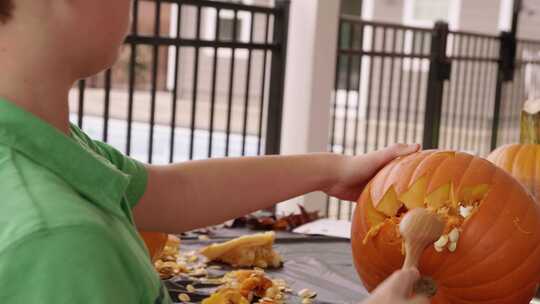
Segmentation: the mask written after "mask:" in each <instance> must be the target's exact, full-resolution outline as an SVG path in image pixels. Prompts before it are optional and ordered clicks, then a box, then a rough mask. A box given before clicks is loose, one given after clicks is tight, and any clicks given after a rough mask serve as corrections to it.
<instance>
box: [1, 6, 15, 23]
mask: <svg viewBox="0 0 540 304" xmlns="http://www.w3.org/2000/svg"><path fill="white" fill-rule="evenodd" d="M12 11H13V2H12V0H0V23H5V22H7V21H8V19H9V18H10V17H11V13H12Z"/></svg>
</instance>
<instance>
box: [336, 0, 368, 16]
mask: <svg viewBox="0 0 540 304" xmlns="http://www.w3.org/2000/svg"><path fill="white" fill-rule="evenodd" d="M362 2H363V1H359V0H342V1H341V13H342V14H345V15H353V16H362Z"/></svg>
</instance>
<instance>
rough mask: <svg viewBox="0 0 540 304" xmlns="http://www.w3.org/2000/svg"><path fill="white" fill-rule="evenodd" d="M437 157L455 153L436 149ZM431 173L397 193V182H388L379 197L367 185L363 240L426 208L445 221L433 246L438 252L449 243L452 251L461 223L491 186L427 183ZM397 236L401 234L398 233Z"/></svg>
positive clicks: (445, 156)
mask: <svg viewBox="0 0 540 304" xmlns="http://www.w3.org/2000/svg"><path fill="white" fill-rule="evenodd" d="M437 157H438V158H439V157H440V158H443V159H447V158H455V157H456V153H455V152H439V154H438V156H437ZM396 162H397V161H396ZM389 168H390V169H393V168H395V164H394V165H392V164H391V165H389ZM431 175H432V174H430V172H425V174H424V175H422V176H421V177H419V178H418V179H417V180H416V181H413V182H412V185H410V186H409V188H408V189H407V190H406V191H404V192H402V193H400V194H399V195H398V194H397V191H396V186H394V185H390V186H389V187H388V189H386V190H385V192H384V194H383V195H382V198H381V199H379V200H373V199H372V197H377V194H378V193H377V190H376V189H374V188H372V187H371V185H370V187H369V188H370V191H369V194H368V197H367V200H366V202H365V205H366V206H365V208H366V212H367V217H368V223H369V226H370V228H369V230H368V233H367V234H366V236H365V237H364V239H363V242H364V244H365V243H367V242H368V241H369V239H370V238H373V237H375V236H376V235H377V234H378V233H379V231H380V230H381V229H382V228H383V226H384V225H389V226H392V227H396V229H397V227H398V226H399V223H400V222H401V219H402V218H403V216H404V215H405V214H406V213H407V212H408V211H409V210H412V209H414V208H426V209H428V210H430V211H432V212H434V213H435V214H437V215H438V216H439V218H440V219H441V220H442V221H443V222H444V223H445V229H444V233H443V235H442V236H441V238H440V239H439V240H438V241H437V242H435V243H434V246H435V249H436V250H437V251H438V252H441V251H443V250H444V248H445V247H448V249H449V251H451V252H453V251H455V249H456V246H457V241H458V239H459V233H460V229H461V226H462V225H463V224H464V223H465V221H467V220H468V219H469V218H471V217H472V216H473V215H474V213H475V212H476V211H477V210H478V208H479V207H480V205H481V204H482V201H483V199H484V197H485V196H486V195H487V193H488V191H489V189H490V185H489V184H477V185H473V186H463V187H459V185H456V184H455V183H454V182H453V181H450V180H449V182H448V183H445V184H442V185H438V186H436V187H433V186H431V187H430V184H429V182H428V181H429V178H430V177H431ZM428 190H431V191H428ZM379 197H380V196H379ZM398 238H399V239H400V238H401V237H400V236H398Z"/></svg>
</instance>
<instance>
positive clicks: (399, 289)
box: [386, 268, 420, 298]
mask: <svg viewBox="0 0 540 304" xmlns="http://www.w3.org/2000/svg"><path fill="white" fill-rule="evenodd" d="M419 278H420V272H419V271H418V269H416V268H409V269H405V270H399V271H397V272H395V273H394V274H392V275H391V276H390V278H388V280H387V282H386V284H388V285H387V287H388V290H389V292H391V293H392V294H394V295H395V296H397V297H403V298H405V297H408V296H409V295H410V294H411V292H412V289H413V286H414V283H415V282H416V281H417V280H418V279H419Z"/></svg>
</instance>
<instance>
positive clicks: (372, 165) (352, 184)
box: [323, 144, 420, 201]
mask: <svg viewBox="0 0 540 304" xmlns="http://www.w3.org/2000/svg"><path fill="white" fill-rule="evenodd" d="M419 148H420V146H419V145H418V144H414V145H404V144H396V145H393V146H391V147H388V148H385V149H382V150H378V151H374V152H371V153H368V154H364V155H359V156H343V157H341V158H340V161H336V162H334V165H333V166H330V168H331V170H333V172H332V173H333V174H332V175H333V176H335V178H334V179H333V182H331V183H330V185H328V186H327V187H326V188H325V189H323V191H324V192H326V194H328V195H330V196H334V197H336V198H339V199H342V200H348V201H356V200H357V199H358V197H359V196H360V194H361V193H362V190H363V189H364V187H365V186H366V184H367V183H368V182H369V181H370V180H371V178H372V177H373V176H375V174H377V172H378V171H379V170H380V169H382V168H383V167H384V166H385V165H386V164H388V163H389V162H391V161H392V160H394V159H395V158H396V157H399V156H404V155H408V154H411V153H413V152H416V151H418V149H419Z"/></svg>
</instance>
